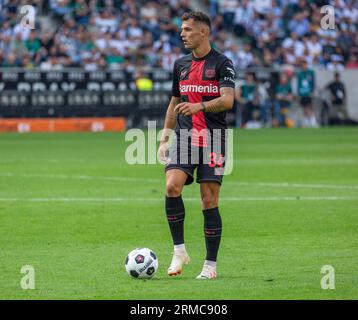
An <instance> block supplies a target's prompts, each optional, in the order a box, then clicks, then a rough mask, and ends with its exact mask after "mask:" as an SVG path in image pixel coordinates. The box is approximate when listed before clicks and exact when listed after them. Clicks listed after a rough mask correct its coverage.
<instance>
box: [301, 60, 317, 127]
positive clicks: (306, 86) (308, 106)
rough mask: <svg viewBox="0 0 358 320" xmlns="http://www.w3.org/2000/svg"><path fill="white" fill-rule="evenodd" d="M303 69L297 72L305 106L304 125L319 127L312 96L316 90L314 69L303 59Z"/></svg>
mask: <svg viewBox="0 0 358 320" xmlns="http://www.w3.org/2000/svg"><path fill="white" fill-rule="evenodd" d="M301 61H302V62H301V69H300V70H299V71H298V72H297V73H296V77H297V94H298V97H299V101H300V104H301V106H302V108H303V114H304V117H303V120H302V127H311V128H316V127H318V123H317V120H316V117H315V114H314V111H313V106H312V98H313V93H314V90H315V75H314V71H313V70H311V69H309V68H308V64H307V61H306V60H305V59H302V60H301Z"/></svg>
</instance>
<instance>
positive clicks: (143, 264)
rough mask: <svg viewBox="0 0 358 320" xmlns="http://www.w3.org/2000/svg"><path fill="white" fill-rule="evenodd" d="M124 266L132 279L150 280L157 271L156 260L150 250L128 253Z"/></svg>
mask: <svg viewBox="0 0 358 320" xmlns="http://www.w3.org/2000/svg"><path fill="white" fill-rule="evenodd" d="M125 266H126V271H127V273H128V274H129V275H130V276H132V277H133V278H139V279H150V278H152V277H153V276H154V274H155V273H156V272H157V270H158V259H157V256H156V254H155V253H154V252H153V251H152V250H150V249H148V248H137V249H134V250H133V251H131V252H129V254H128V256H127V258H126V265H125Z"/></svg>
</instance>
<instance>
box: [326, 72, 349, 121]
mask: <svg viewBox="0 0 358 320" xmlns="http://www.w3.org/2000/svg"><path fill="white" fill-rule="evenodd" d="M326 89H327V90H328V91H329V93H330V103H329V104H328V105H327V106H326V107H328V115H329V119H330V120H331V121H334V122H335V123H337V122H338V124H344V121H345V120H347V119H348V114H347V107H346V89H345V85H344V83H343V82H342V80H341V77H340V74H339V73H338V72H336V73H335V74H334V80H333V81H332V82H330V83H328V84H327V86H326Z"/></svg>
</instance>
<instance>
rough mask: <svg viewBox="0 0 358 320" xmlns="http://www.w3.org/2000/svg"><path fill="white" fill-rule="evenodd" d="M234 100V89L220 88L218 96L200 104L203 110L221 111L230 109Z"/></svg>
mask: <svg viewBox="0 0 358 320" xmlns="http://www.w3.org/2000/svg"><path fill="white" fill-rule="evenodd" d="M234 100H235V89H234V88H231V87H222V88H220V97H219V98H216V99H213V100H210V101H206V102H203V103H202V104H201V107H202V110H201V111H204V112H223V111H228V110H230V109H232V107H233V105H234Z"/></svg>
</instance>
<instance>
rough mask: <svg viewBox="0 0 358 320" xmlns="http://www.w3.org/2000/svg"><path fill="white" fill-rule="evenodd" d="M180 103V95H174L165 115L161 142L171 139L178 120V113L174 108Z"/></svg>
mask: <svg viewBox="0 0 358 320" xmlns="http://www.w3.org/2000/svg"><path fill="white" fill-rule="evenodd" d="M179 103H180V98H179V97H172V98H171V100H170V102H169V106H168V109H167V113H166V115H165V121H164V129H163V133H162V136H161V138H160V142H166V141H168V140H169V136H170V133H171V132H172V130H173V129H174V128H175V125H176V120H177V114H176V112H175V111H174V108H175V107H176V105H178V104H179Z"/></svg>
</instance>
